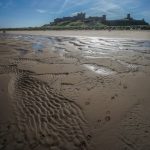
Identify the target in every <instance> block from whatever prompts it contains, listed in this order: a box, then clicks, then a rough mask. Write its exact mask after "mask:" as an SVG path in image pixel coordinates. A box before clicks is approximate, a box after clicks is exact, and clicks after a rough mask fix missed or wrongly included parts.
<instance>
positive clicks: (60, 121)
mask: <svg viewBox="0 0 150 150" xmlns="http://www.w3.org/2000/svg"><path fill="white" fill-rule="evenodd" d="M0 70H1V72H0V73H1V74H2V73H6V72H7V73H12V72H15V73H16V75H15V76H14V78H13V79H12V82H11V88H13V89H12V90H11V91H13V93H11V94H12V96H13V101H12V103H13V108H14V114H15V116H16V120H17V127H18V128H19V131H21V133H23V135H24V139H25V140H26V141H27V142H28V145H29V147H30V149H32V148H34V149H57V150H63V149H64V150H87V149H88V140H89V135H85V130H86V129H87V122H86V120H85V118H84V114H83V112H82V109H81V108H80V107H79V106H78V105H77V104H76V103H74V102H73V101H71V100H69V99H67V98H65V97H64V96H62V95H60V94H57V93H56V92H55V93H54V90H53V89H52V88H51V87H50V86H49V85H48V84H47V83H45V82H42V81H40V80H38V79H36V78H35V77H33V75H34V73H32V72H28V71H24V70H19V69H17V68H16V67H15V66H5V67H4V66H1V68H0Z"/></svg>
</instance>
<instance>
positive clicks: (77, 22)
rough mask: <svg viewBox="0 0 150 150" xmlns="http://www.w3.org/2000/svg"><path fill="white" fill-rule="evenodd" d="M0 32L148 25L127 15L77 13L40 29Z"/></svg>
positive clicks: (143, 28)
mask: <svg viewBox="0 0 150 150" xmlns="http://www.w3.org/2000/svg"><path fill="white" fill-rule="evenodd" d="M0 30H150V25H149V23H147V22H146V21H145V20H144V18H143V19H141V20H137V19H134V18H132V17H131V15H130V14H127V16H126V17H125V18H122V19H116V20H108V19H107V17H106V15H102V16H89V17H86V13H83V12H81V13H77V14H76V15H74V16H68V17H63V18H56V19H54V21H53V22H50V23H49V24H45V25H42V26H41V27H26V28H7V29H6V28H5V29H3V28H0Z"/></svg>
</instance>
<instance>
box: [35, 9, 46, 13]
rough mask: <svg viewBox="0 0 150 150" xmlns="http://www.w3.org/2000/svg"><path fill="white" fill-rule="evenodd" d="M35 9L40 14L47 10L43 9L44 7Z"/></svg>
mask: <svg viewBox="0 0 150 150" xmlns="http://www.w3.org/2000/svg"><path fill="white" fill-rule="evenodd" d="M36 11H37V12H38V13H41V14H44V13H46V12H47V11H46V10H44V9H36Z"/></svg>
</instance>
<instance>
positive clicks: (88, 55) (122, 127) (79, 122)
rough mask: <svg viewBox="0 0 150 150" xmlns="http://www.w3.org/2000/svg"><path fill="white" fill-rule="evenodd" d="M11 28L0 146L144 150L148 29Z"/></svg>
mask: <svg viewBox="0 0 150 150" xmlns="http://www.w3.org/2000/svg"><path fill="white" fill-rule="evenodd" d="M8 33H9V34H8ZM8 33H7V34H0V149H4V150H10V149H11V150H16V149H18V150H32V149H34V150H149V147H150V143H149V141H150V109H149V107H150V93H149V91H150V39H149V37H150V34H149V33H150V32H145V31H144V32H143V31H136V32H135V31H131V32H129V31H128V32H127V31H112V32H108V31H98V32H97V31H77V32H75V31H59V32H56V31H50V32H47V31H43V32H42V31H39V32H34V31H33V32H29V31H28V32H22V31H18V32H16V31H15V32H8ZM123 33H124V34H123Z"/></svg>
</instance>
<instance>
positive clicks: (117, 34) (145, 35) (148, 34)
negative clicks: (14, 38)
mask: <svg viewBox="0 0 150 150" xmlns="http://www.w3.org/2000/svg"><path fill="white" fill-rule="evenodd" d="M8 33H12V34H31V35H48V36H69V37H72V36H89V37H112V38H134V39H137V38H138V39H148V40H149V39H150V31H149V30H145V31H143V30H130V31H129V30H123V31H122V30H110V31H109V30H45V31H8Z"/></svg>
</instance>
